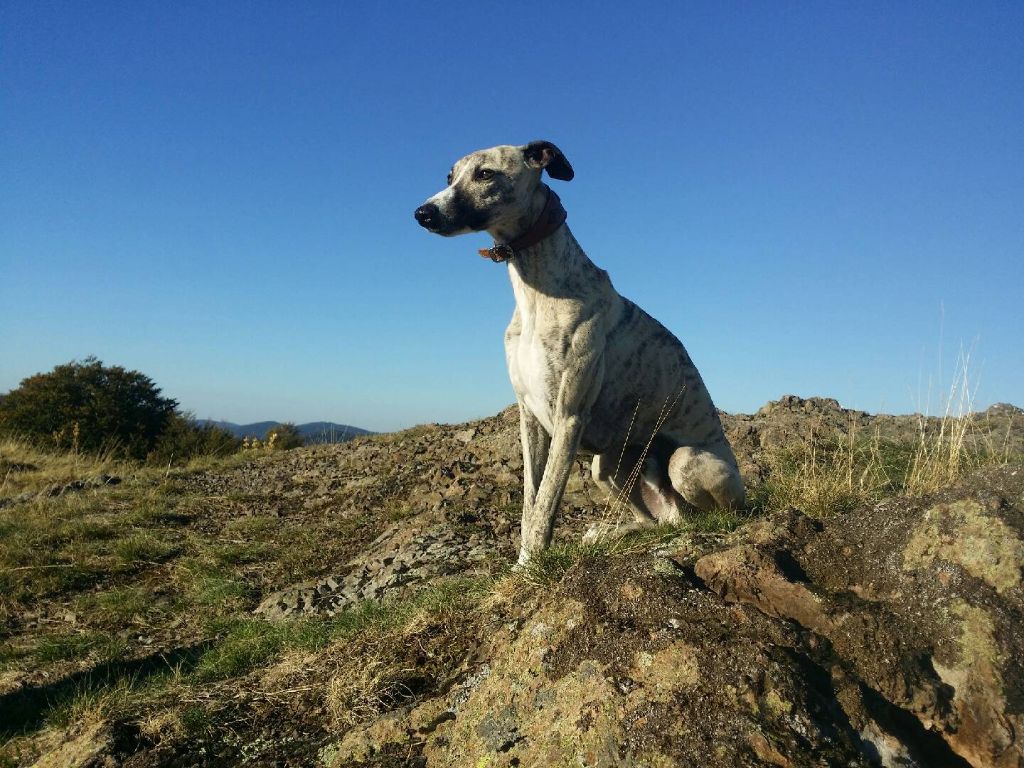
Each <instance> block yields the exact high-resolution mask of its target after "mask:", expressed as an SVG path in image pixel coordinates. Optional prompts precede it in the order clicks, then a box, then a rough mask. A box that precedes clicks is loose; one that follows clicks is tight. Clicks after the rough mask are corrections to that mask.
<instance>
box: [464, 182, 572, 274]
mask: <svg viewBox="0 0 1024 768" xmlns="http://www.w3.org/2000/svg"><path fill="white" fill-rule="evenodd" d="M567 217H568V214H567V213H566V212H565V208H563V207H562V201H561V200H559V199H558V195H556V194H555V193H554V191H553V190H552V189H551V188H550V187H548V199H547V201H546V202H545V203H544V210H542V211H541V212H540V216H538V217H537V220H536V221H535V222H534V223H533V226H532V227H530V228H529V229H528V230H526V232H525V233H524V234H523V235H520V236H519V237H517V238H516V239H515V240H513V241H511V242H509V243H495V244H494V247H493V248H481V249H480V251H479V253H480V255H481V256H483V257H484V258H485V259H490V260H491V261H493V262H495V263H498V264H500V263H501V262H503V261H508V260H509V259H511V258H512V257H513V256H515V255H516V252H517V251H522V250H525V249H526V248H529V247H530V246H533V245H536V244H537V243H539V242H540V241H541V240H543V239H544V238H546V237H550V236H551V235H553V234H554V233H555V232H557V231H558V228H559V227H560V226H562V224H564V223H565V220H566V218H567Z"/></svg>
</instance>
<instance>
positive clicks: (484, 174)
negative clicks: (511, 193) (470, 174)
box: [476, 168, 494, 181]
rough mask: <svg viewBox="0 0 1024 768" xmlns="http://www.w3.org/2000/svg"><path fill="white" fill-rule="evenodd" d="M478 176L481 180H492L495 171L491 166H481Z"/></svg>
mask: <svg viewBox="0 0 1024 768" xmlns="http://www.w3.org/2000/svg"><path fill="white" fill-rule="evenodd" d="M476 177H477V179H479V180H480V181H490V180H491V179H493V178H494V171H492V170H491V169H490V168H481V169H480V170H478V171H477V172H476Z"/></svg>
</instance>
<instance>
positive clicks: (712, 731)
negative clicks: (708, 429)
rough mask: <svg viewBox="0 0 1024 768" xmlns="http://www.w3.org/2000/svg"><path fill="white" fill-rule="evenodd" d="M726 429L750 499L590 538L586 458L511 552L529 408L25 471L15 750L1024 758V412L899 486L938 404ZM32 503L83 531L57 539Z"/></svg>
mask: <svg viewBox="0 0 1024 768" xmlns="http://www.w3.org/2000/svg"><path fill="white" fill-rule="evenodd" d="M724 421H725V424H726V427H727V431H728V433H729V436H730V439H731V441H732V442H733V444H734V446H735V448H736V452H737V455H738V457H739V459H740V463H741V467H742V469H743V472H744V475H745V478H746V479H747V482H748V487H749V488H750V489H751V499H752V509H751V510H750V511H748V512H747V513H746V514H745V515H743V516H736V515H728V514H721V515H717V516H714V515H712V516H698V517H695V518H694V519H693V520H691V521H690V522H689V523H688V524H687V525H685V526H682V527H680V528H675V529H672V530H666V531H658V532H655V533H653V534H651V535H647V536H640V537H637V538H635V539H632V540H627V541H624V542H620V543H616V544H607V545H604V546H601V547H597V548H594V549H584V548H581V547H579V546H578V541H579V538H580V536H581V534H582V532H583V531H584V530H585V529H586V527H587V526H588V525H590V524H591V523H593V522H594V521H595V520H605V521H608V522H614V521H615V519H616V518H617V517H618V516H619V515H621V514H622V512H621V510H618V509H616V508H615V506H614V505H613V504H610V503H609V501H608V500H607V499H604V498H603V497H601V495H600V493H599V492H598V491H597V489H596V488H595V487H594V486H593V484H592V483H591V482H590V480H589V473H588V469H587V464H586V462H585V461H583V460H581V461H580V462H579V464H578V471H577V472H576V473H575V475H574V477H573V478H572V480H571V482H570V486H569V488H568V490H567V493H566V498H565V500H564V502H563V509H562V514H561V517H560V520H559V523H558V527H557V530H556V546H555V548H554V549H553V550H552V552H551V554H550V555H549V556H548V557H546V558H543V559H542V561H541V562H539V563H538V564H537V566H536V567H534V568H532V569H530V570H529V571H527V572H526V573H521V574H515V575H512V574H509V573H508V565H509V564H510V562H511V561H512V559H513V557H514V553H515V551H516V546H517V535H518V531H517V528H518V516H519V506H520V504H521V491H520V488H519V483H520V482H521V480H520V477H521V472H522V460H521V455H520V451H519V445H518V417H517V415H516V413H515V410H514V409H509V410H506V411H504V412H502V413H501V414H498V415H497V416H495V417H492V418H489V419H484V420H481V421H478V422H473V423H470V424H463V425H454V426H447V425H427V426H423V427H417V428H415V429H413V430H408V431H406V432H403V433H397V434H394V435H382V436H375V437H369V438H359V439H357V440H354V441H352V442H350V443H346V444H342V445H333V446H317V447H311V448H307V449H301V450H297V451H291V452H287V453H283V454H272V455H266V456H253V457H251V458H250V459H248V460H235V461H232V462H229V463H227V464H221V465H214V466H211V467H209V468H206V469H202V470H192V471H187V472H175V473H170V474H169V475H167V476H164V477H152V476H148V475H146V476H143V475H140V476H138V477H128V476H126V477H124V478H122V479H123V482H121V483H120V484H116V485H115V484H114V483H111V482H110V480H111V478H110V477H109V476H106V477H105V478H104V479H103V482H101V483H100V482H91V481H90V479H89V478H69V479H68V480H67V481H65V482H63V483H60V484H57V485H56V486H53V487H49V488H46V489H43V490H42V492H26V491H21V492H19V494H17V496H16V497H15V496H12V497H9V498H7V499H6V504H5V505H0V526H3V529H2V530H4V531H7V532H9V539H8V542H9V551H8V552H7V553H6V555H5V560H4V561H3V563H2V566H0V576H2V578H3V579H4V582H3V583H2V584H0V586H2V587H3V588H4V590H3V592H4V594H5V595H6V596H5V597H3V598H2V599H0V620H2V624H0V626H2V633H3V634H2V635H0V640H2V642H3V644H4V645H3V646H2V648H0V665H2V666H0V722H3V721H4V720H5V717H4V713H5V712H6V713H7V717H6V721H7V724H6V725H5V726H0V737H2V738H4V739H6V746H5V747H3V748H2V749H3V751H0V765H3V762H2V760H3V759H6V760H7V761H8V762H9V764H11V765H30V764H37V765H53V766H58V765H82V766H87V765H88V766H101V765H104V766H108V765H109V766H116V765H131V766H148V765H166V766H170V765H196V766H200V765H202V766H207V765H208V766H213V765H241V764H247V765H321V766H332V767H333V768H347V767H354V766H364V765H376V766H423V765H430V766H434V765H437V766H483V765H486V766H563V765H564V766H569V765H573V766H575V765H581V766H620V765H621V766H652V767H653V766H674V765H692V764H697V763H701V764H707V765H722V766H746V765H750V766H771V765H775V766H833V765H865V766H868V765H884V766H921V767H922V768H924V767H925V766H1017V765H1022V764H1024V746H1022V738H1024V737H1022V734H1024V679H1022V677H1024V673H1022V672H1021V659H1022V658H1024V646H1022V641H1021V639H1020V638H1021V637H1022V636H1024V590H1022V585H1021V569H1022V566H1024V543H1022V542H1024V463H1022V462H1021V460H1020V456H1021V453H1022V448H1024V413H1022V412H1021V411H1020V410H1018V409H1015V408H1013V407H1012V406H997V407H994V408H992V409H989V411H987V412H985V413H984V414H980V415H979V416H978V417H976V418H975V419H974V426H973V427H972V429H971V430H969V431H967V432H966V433H965V434H964V444H965V446H966V450H965V455H968V456H969V457H971V458H970V460H969V461H967V462H965V466H964V467H963V468H962V469H964V471H963V473H962V476H961V477H960V478H959V479H958V480H957V481H956V482H953V483H949V484H947V485H946V486H944V487H941V488H935V489H932V490H931V491H930V492H928V493H925V494H923V495H922V494H920V493H913V494H907V493H905V490H906V489H902V490H900V489H897V488H896V486H895V485H894V484H893V483H894V480H893V478H894V477H896V476H897V475H898V474H899V473H900V472H903V471H905V470H906V468H907V466H908V461H910V459H911V458H912V455H913V453H914V445H915V444H917V443H919V442H920V439H921V438H920V435H921V434H922V429H923V430H924V434H926V435H929V436H931V437H934V436H935V435H936V434H941V432H942V430H943V429H944V428H945V427H946V426H948V425H945V424H943V423H941V422H938V421H931V422H921V421H920V420H918V419H916V418H913V417H890V416H871V415H868V414H865V413H861V412H854V411H848V410H844V409H842V408H840V407H839V405H838V403H836V402H835V401H832V400H826V399H820V398H811V399H807V400H804V399H801V398H796V397H786V398H783V399H782V400H780V401H777V402H775V403H770V404H768V405H767V406H765V407H764V408H762V409H761V410H760V411H759V412H758V413H756V414H753V415H749V416H748V415H725V417H724ZM854 445H856V446H857V450H856V451H854V450H853V449H852V448H850V449H849V450H847V449H845V448H843V446H854ZM837 446H838V448H837ZM837 451H838V452H837ZM830 462H831V463H830ZM844 462H846V464H844ZM974 464H976V465H977V467H974V466H973V465H974ZM847 465H848V466H847ZM854 465H856V466H854ZM854 469H856V472H854ZM847 470H848V471H849V482H845V481H844V482H845V485H844V483H839V484H838V485H839V486H843V487H849V488H850V489H854V487H855V486H856V492H854V491H853V490H851V491H850V493H848V494H846V495H842V496H836V495H835V494H832V495H821V494H817V495H814V496H794V495H789V496H786V495H784V493H783V491H785V492H792V490H793V489H794V488H802V487H803V486H801V485H800V484H798V483H795V482H792V481H793V478H797V479H800V480H801V481H806V480H807V479H808V478H810V479H812V480H813V479H815V478H816V477H817V475H816V474H815V473H821V472H827V473H830V475H836V474H837V473H838V475H840V476H841V474H842V472H843V471H847ZM854 475H856V481H855V478H854ZM869 476H870V477H871V478H879V477H881V478H883V479H884V481H885V482H884V483H883V482H875V481H872V483H871V484H865V482H864V480H863V478H865V477H869ZM840 479H842V478H840ZM783 481H785V482H783ZM75 483H77V484H78V485H74V484H75ZM858 483H859V485H858ZM886 483H889V484H890V485H891V486H892V487H891V488H890V485H886ZM804 485H806V483H804ZM890 490H892V491H894V493H893V494H890V493H889V491H890ZM895 491H900V492H898V493H897V492H895ZM872 494H873V495H872ZM805 498H806V499H811V500H813V502H814V504H812V503H811V502H810V501H808V503H800V504H794V503H792V502H793V501H794V500H799V499H805ZM837 499H838V501H837ZM840 502H841V503H840ZM857 502H859V503H857ZM815 505H817V506H815ZM830 505H831V506H830ZM26 520H29V521H31V520H37V523H33V524H37V527H38V529H39V531H44V530H50V531H55V530H59V531H64V530H65V529H64V528H63V527H60V528H59V529H58V528H54V525H55V521H59V522H60V525H62V526H71V527H70V528H69V529H68V530H69V532H68V533H66V534H61V535H65V537H66V539H67V542H66V543H60V542H58V543H57V544H54V543H53V541H52V539H53V537H52V536H51V539H50V540H46V545H45V546H49V547H51V548H52V551H50V552H49V554H47V555H46V557H45V558H44V557H43V556H42V555H39V554H38V552H39V550H40V547H41V546H43V545H42V544H39V542H43V541H44V538H43V536H42V534H41V533H39V534H38V535H37V534H34V533H33V534H31V535H30V533H31V532H26V531H27V529H25V530H23V529H22V528H20V527H19V526H20V525H28V523H26V522H24V521H26ZM32 536H37V538H35V539H33V538H32ZM76 536H77V537H79V538H75V537H76ZM57 538H59V536H58V537H57ZM22 539H24V542H26V547H27V546H28V544H27V543H29V542H36V543H35V544H34V545H33V546H35V547H36V549H35V550H33V551H35V552H36V553H37V554H35V555H33V554H31V553H29V552H28V550H27V549H26V550H25V551H22V550H17V551H15V544H16V543H17V542H19V541H21V540H22ZM61 541H63V540H61ZM125 541H130V542H133V546H132V547H126V546H124V545H123V542H125ZM142 541H145V542H148V544H147V546H148V547H149V549H146V547H143V546H142V545H141V544H140V542H142ZM60 547H63V548H60ZM75 547H77V549H76V548H75ZM140 548H141V549H142V550H145V551H143V552H142V553H141V554H139V552H138V550H140ZM0 551H3V550H2V549H0ZM133 553H134V554H136V555H137V557H135V559H134V560H132V559H131V558H129V557H128V556H127V555H130V554H133ZM119 557H120V559H118V558H119ZM33 558H35V559H33ZM46 558H49V559H46ZM131 600H135V601H136V602H135V603H134V604H133V606H132V608H131V610H126V609H124V605H125V602H126V601H128V602H130V601H131ZM69 616H70V617H71V618H69ZM81 637H87V638H90V640H89V643H83V642H79V641H75V642H79V645H75V642H73V641H74V639H75V638H81ZM109 638H114V639H116V640H117V643H118V644H117V646H116V652H115V651H114V650H111V648H110V647H108V646H109V644H107V640H108V639H109ZM58 640H59V641H60V643H63V644H64V645H62V646H60V647H70V648H71V649H72V652H70V653H67V652H66V653H56V652H54V651H53V647H54V646H55V644H57V642H58ZM90 643H91V644H90ZM76 648H77V649H78V650H77V651H75V649H76ZM160 667H162V669H163V670H164V671H162V672H160V675H157V673H156V672H155V671H153V670H154V669H156V668H160ZM168 667H170V668H172V669H174V670H176V671H175V672H173V673H172V674H170V675H168V674H167V673H166V669H167V668H168ZM97 680H98V682H97Z"/></svg>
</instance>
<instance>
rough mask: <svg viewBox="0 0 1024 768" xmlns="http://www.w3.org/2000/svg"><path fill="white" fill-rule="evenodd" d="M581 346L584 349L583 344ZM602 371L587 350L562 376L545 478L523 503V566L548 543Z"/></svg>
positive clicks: (600, 363) (597, 359) (599, 360)
mask: <svg viewBox="0 0 1024 768" xmlns="http://www.w3.org/2000/svg"><path fill="white" fill-rule="evenodd" d="M574 346H575V345H574ZM581 347H582V348H583V349H584V350H586V349H587V347H586V346H584V345H581ZM602 371H603V356H602V355H601V354H600V353H597V352H589V351H588V352H586V353H584V354H583V355H582V356H581V357H579V358H577V360H576V361H575V364H574V365H573V367H572V369H571V370H570V371H567V372H566V373H565V374H564V375H563V378H562V386H561V387H560V389H559V394H558V403H557V407H556V414H557V416H556V420H555V425H554V434H553V435H552V436H551V445H550V447H549V448H548V456H547V462H545V465H544V476H543V477H542V478H541V480H540V485H539V486H538V488H537V495H536V497H535V498H534V500H533V504H532V505H529V506H528V505H527V504H526V503H525V500H524V504H523V524H522V530H521V537H522V538H521V543H520V547H519V565H524V564H525V563H526V562H528V561H529V559H530V558H531V557H532V556H533V555H535V554H537V553H538V552H541V551H542V550H544V549H545V548H546V547H547V546H548V544H550V543H551V534H552V532H553V531H554V527H555V515H556V513H557V512H558V505H559V503H560V502H561V500H562V494H563V493H564V492H565V484H566V483H567V482H568V481H569V475H570V474H571V473H572V462H573V459H574V458H575V456H576V450H577V449H578V448H579V446H580V439H581V438H582V436H583V429H584V427H585V426H586V421H587V417H588V415H589V412H590V406H591V405H592V404H593V402H594V399H595V397H596V394H597V392H598V391H599V390H600V381H601V374H602ZM524 450H525V449H524ZM528 482H529V481H528Z"/></svg>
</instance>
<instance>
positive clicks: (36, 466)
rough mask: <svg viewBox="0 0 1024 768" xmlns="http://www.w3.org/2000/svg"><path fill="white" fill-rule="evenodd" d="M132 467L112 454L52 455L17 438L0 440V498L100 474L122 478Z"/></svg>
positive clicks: (1, 438)
mask: <svg viewBox="0 0 1024 768" xmlns="http://www.w3.org/2000/svg"><path fill="white" fill-rule="evenodd" d="M134 467H135V465H134V464H131V463H129V462H124V461H119V460H116V459H114V458H113V457H112V455H111V454H109V453H107V454H101V455H92V454H88V453H82V452H79V451H66V452H61V453H51V452H47V451H42V450H40V449H39V448H38V447H36V446H35V445H34V444H33V443H32V442H30V441H28V440H23V439H20V438H17V437H9V436H5V437H0V497H4V496H16V495H18V494H20V493H26V492H29V493H36V492H39V491H42V490H45V489H47V488H49V487H51V486H53V485H62V484H65V483H70V482H73V481H75V480H80V479H82V478H90V477H98V476H100V475H104V474H106V475H124V474H127V473H128V472H130V471H132V469H133V468H134Z"/></svg>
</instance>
